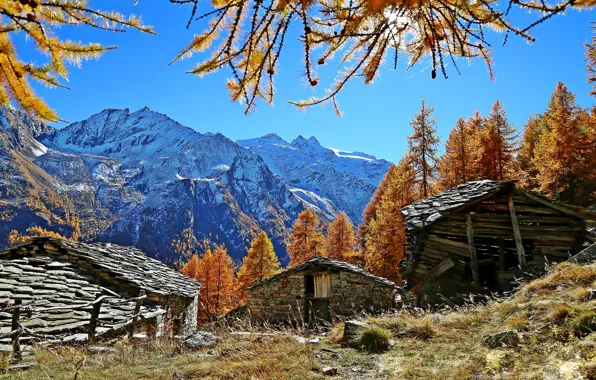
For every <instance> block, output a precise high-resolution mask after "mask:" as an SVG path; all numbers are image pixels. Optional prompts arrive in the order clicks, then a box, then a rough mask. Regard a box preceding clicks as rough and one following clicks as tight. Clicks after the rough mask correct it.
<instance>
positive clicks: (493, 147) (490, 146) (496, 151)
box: [480, 100, 518, 180]
mask: <svg viewBox="0 0 596 380" xmlns="http://www.w3.org/2000/svg"><path fill="white" fill-rule="evenodd" d="M516 139H517V134H516V130H515V127H514V126H513V125H512V124H511V123H509V120H508V119H507V114H506V112H505V108H503V105H502V104H501V102H499V101H498V100H497V101H496V102H495V103H494V104H493V107H492V109H491V112H490V115H489V116H488V117H487V119H486V126H485V128H484V130H483V133H482V134H481V139H480V141H481V144H482V153H481V158H480V162H481V171H482V179H493V180H504V179H511V178H513V177H515V174H516V160H515V153H516V151H517V149H518V148H517V143H516Z"/></svg>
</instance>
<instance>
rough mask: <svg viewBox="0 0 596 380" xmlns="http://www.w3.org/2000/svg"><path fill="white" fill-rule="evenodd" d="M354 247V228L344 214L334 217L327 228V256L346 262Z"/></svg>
mask: <svg viewBox="0 0 596 380" xmlns="http://www.w3.org/2000/svg"><path fill="white" fill-rule="evenodd" d="M355 247H356V238H355V237H354V226H353V225H352V222H351V221H350V219H349V218H348V215H346V213H345V212H343V211H342V212H340V213H338V214H337V215H336V216H335V220H334V221H333V222H332V223H331V224H330V225H329V227H327V254H328V256H329V257H330V258H332V259H335V260H342V261H347V259H348V258H349V257H350V256H352V255H353V253H354V248H355Z"/></svg>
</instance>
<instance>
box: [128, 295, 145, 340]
mask: <svg viewBox="0 0 596 380" xmlns="http://www.w3.org/2000/svg"><path fill="white" fill-rule="evenodd" d="M144 299H145V290H143V289H141V290H140V291H139V297H138V299H137V302H136V303H135V309H134V312H133V315H132V322H131V323H130V326H129V328H128V339H132V337H133V336H134V335H135V329H136V327H137V326H136V325H137V320H138V319H139V313H140V312H141V305H142V304H143V300H144Z"/></svg>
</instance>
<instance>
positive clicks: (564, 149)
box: [533, 82, 596, 205]
mask: <svg viewBox="0 0 596 380" xmlns="http://www.w3.org/2000/svg"><path fill="white" fill-rule="evenodd" d="M544 120H545V123H546V128H547V131H546V132H544V133H542V135H541V136H540V139H539V142H538V145H537V146H536V149H535V151H536V153H535V157H534V160H533V162H534V165H535V167H536V169H537V171H538V176H537V178H538V181H539V183H540V190H541V191H542V192H544V193H545V194H546V195H548V196H551V197H557V198H558V199H560V200H562V201H565V202H570V203H575V204H579V205H589V204H590V203H591V202H593V201H594V191H595V190H596V165H594V162H596V146H595V144H594V141H595V138H594V136H593V134H594V128H593V121H592V120H593V119H592V118H591V117H590V115H589V114H588V113H587V112H586V111H585V110H583V109H581V108H580V107H578V106H577V105H576V103H575V95H574V94H572V93H571V92H570V91H569V90H568V89H567V87H566V86H565V85H564V84H563V83H561V82H559V83H558V84H557V87H556V89H555V92H554V93H553V96H552V98H551V100H550V103H549V105H548V108H547V110H546V112H545V113H544Z"/></svg>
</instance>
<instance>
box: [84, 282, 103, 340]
mask: <svg viewBox="0 0 596 380" xmlns="http://www.w3.org/2000/svg"><path fill="white" fill-rule="evenodd" d="M103 299H104V297H103V291H101V292H99V293H97V294H96V295H95V301H93V308H92V309H91V316H90V318H89V327H88V330H87V338H88V339H89V343H91V344H94V343H95V329H96V328H97V320H98V318H99V311H100V310H101V303H102V302H103Z"/></svg>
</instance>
